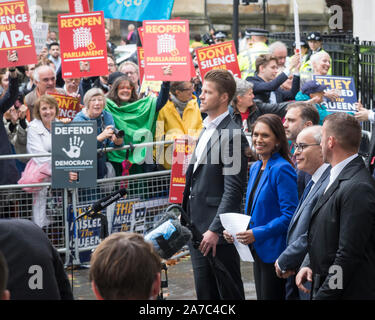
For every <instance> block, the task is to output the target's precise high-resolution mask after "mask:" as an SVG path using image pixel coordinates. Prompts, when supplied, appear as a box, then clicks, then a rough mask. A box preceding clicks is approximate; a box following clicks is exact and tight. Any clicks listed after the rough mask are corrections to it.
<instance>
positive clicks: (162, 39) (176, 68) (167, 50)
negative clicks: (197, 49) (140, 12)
mask: <svg viewBox="0 0 375 320" xmlns="http://www.w3.org/2000/svg"><path fill="white" fill-rule="evenodd" d="M143 28H144V34H143V41H144V45H143V48H144V61H145V80H151V81H155V80H160V81H171V80H172V79H173V81H189V80H190V79H191V70H190V69H191V61H190V60H191V55H190V52H189V21H187V20H168V21H144V23H143ZM167 65H170V66H171V69H172V75H165V74H164V73H163V69H162V67H163V66H167Z"/></svg>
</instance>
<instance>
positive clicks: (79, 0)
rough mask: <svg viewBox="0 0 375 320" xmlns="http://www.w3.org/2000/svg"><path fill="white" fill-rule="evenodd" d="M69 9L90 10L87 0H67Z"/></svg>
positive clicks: (74, 11)
mask: <svg viewBox="0 0 375 320" xmlns="http://www.w3.org/2000/svg"><path fill="white" fill-rule="evenodd" d="M69 11H70V12H73V13H82V12H88V11H90V7H89V2H88V0H69Z"/></svg>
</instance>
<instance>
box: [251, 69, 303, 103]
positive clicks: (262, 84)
mask: <svg viewBox="0 0 375 320" xmlns="http://www.w3.org/2000/svg"><path fill="white" fill-rule="evenodd" d="M287 79H288V77H287V75H286V74H285V73H284V72H281V73H280V74H279V75H278V76H277V77H276V78H275V79H274V80H272V81H269V82H266V81H264V80H263V79H262V78H261V77H259V76H258V75H255V76H254V77H247V78H246V80H247V81H250V82H252V83H253V84H254V87H253V92H254V96H255V99H258V100H261V101H263V102H266V103H269V102H270V95H271V91H274V92H275V95H276V101H277V102H278V103H279V102H283V101H290V100H294V98H295V96H296V94H297V93H298V91H299V86H300V77H299V76H296V75H295V76H293V82H292V89H290V90H289V91H285V90H282V89H281V88H280V86H281V85H282V84H283V83H284V82H285V81H286V80H287Z"/></svg>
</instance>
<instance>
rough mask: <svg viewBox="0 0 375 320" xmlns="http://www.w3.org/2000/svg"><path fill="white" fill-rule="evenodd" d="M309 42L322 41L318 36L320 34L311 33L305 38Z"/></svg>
mask: <svg viewBox="0 0 375 320" xmlns="http://www.w3.org/2000/svg"><path fill="white" fill-rule="evenodd" d="M310 40H316V41H322V37H321V35H320V32H311V33H310V34H309V35H308V36H307V41H310Z"/></svg>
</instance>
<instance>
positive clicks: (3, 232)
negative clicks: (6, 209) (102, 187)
mask: <svg viewBox="0 0 375 320" xmlns="http://www.w3.org/2000/svg"><path fill="white" fill-rule="evenodd" d="M0 251H2V253H3V254H4V257H5V260H6V261H7V263H8V269H9V279H8V285H7V289H8V290H9V291H10V298H11V299H12V300H72V299H73V293H72V289H71V287H70V284H69V280H68V277H67V276H66V274H65V271H64V265H63V263H62V261H61V259H60V256H59V254H58V252H57V251H56V249H55V248H54V247H53V246H52V244H51V243H50V241H49V240H48V238H47V236H46V234H45V233H44V231H43V230H42V229H41V228H39V227H38V226H37V225H36V224H34V223H33V222H31V221H30V220H26V219H0ZM32 266H39V267H40V269H39V270H41V273H39V274H41V275H43V281H42V282H41V284H42V288H30V285H29V284H30V283H33V284H34V283H38V282H37V281H36V280H34V279H35V277H36V276H37V274H38V273H37V272H40V271H38V269H35V270H37V271H35V270H34V269H30V267H32ZM33 276H34V279H33V278H32V277H33Z"/></svg>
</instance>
